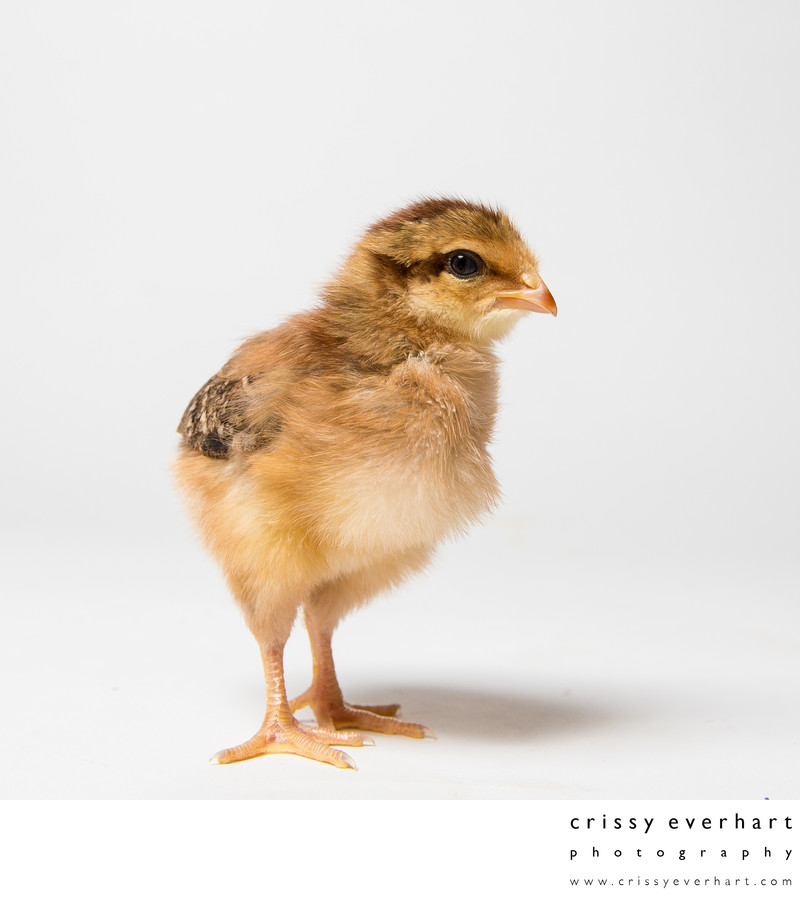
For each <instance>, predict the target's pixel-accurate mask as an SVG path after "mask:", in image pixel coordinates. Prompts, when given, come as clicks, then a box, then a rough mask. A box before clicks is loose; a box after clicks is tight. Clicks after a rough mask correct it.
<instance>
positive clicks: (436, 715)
mask: <svg viewBox="0 0 800 898" xmlns="http://www.w3.org/2000/svg"><path fill="white" fill-rule="evenodd" d="M346 699H347V700H348V701H352V702H355V703H358V704H382V703H387V702H399V703H400V704H401V705H402V707H401V709H400V714H399V715H398V717H399V718H400V719H401V720H412V721H414V722H415V723H421V724H424V725H425V726H428V727H430V728H431V729H432V730H433V731H434V732H435V733H436V734H437V736H441V735H444V734H449V735H456V736H464V737H467V738H473V739H487V740H489V739H491V740H494V741H496V740H498V739H505V740H509V741H512V740H523V739H541V738H548V737H551V736H559V737H560V736H564V735H565V734H570V733H575V734H580V733H583V732H585V731H587V730H594V729H598V728H604V727H607V726H609V725H611V724H613V723H614V722H615V721H619V720H621V719H622V718H623V717H625V716H626V715H625V712H624V710H622V709H619V708H607V707H606V708H603V707H598V706H589V705H581V704H580V703H578V702H576V701H574V700H572V699H571V698H570V697H569V695H565V696H564V697H563V700H559V701H553V700H550V699H542V698H541V697H538V696H534V695H524V694H521V693H508V692H499V691H492V690H489V689H486V690H477V689H467V688H454V687H442V686H420V685H419V684H413V685H400V684H395V685H392V684H388V685H386V686H383V685H381V686H380V688H379V689H376V688H375V687H365V688H358V684H351V685H350V688H349V690H348V693H347V694H346ZM300 716H303V712H300Z"/></svg>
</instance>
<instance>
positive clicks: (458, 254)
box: [447, 249, 481, 278]
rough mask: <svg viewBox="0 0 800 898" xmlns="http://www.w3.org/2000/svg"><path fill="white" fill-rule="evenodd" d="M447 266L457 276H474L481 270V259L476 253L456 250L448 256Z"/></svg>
mask: <svg viewBox="0 0 800 898" xmlns="http://www.w3.org/2000/svg"><path fill="white" fill-rule="evenodd" d="M447 268H448V270H449V272H450V274H454V275H455V276H456V277H457V278H473V277H475V275H476V274H480V272H481V260H480V259H479V258H478V256H476V255H475V254H474V253H469V252H467V251H466V250H464V249H461V250H456V251H455V252H454V253H450V255H449V256H448V257H447Z"/></svg>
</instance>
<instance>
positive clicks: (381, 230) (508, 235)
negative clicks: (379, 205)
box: [361, 199, 557, 343]
mask: <svg viewBox="0 0 800 898" xmlns="http://www.w3.org/2000/svg"><path fill="white" fill-rule="evenodd" d="M361 250H362V252H367V253H369V254H371V256H372V257H373V258H374V260H375V262H376V266H375V269H374V270H375V271H377V272H380V274H379V276H380V277H382V278H383V279H384V280H385V281H386V285H385V286H386V288H387V289H386V291H385V292H386V294H388V295H393V296H394V297H395V298H396V299H399V300H400V301H402V302H403V304H404V305H405V306H406V308H407V309H408V310H409V311H410V312H411V314H412V315H413V316H414V317H416V318H417V319H418V320H420V321H425V322H429V323H431V324H434V325H437V326H439V327H444V328H445V329H447V330H450V331H452V332H454V333H455V334H457V335H459V336H461V337H467V338H468V339H471V340H474V341H477V342H481V343H485V342H489V341H491V340H495V339H498V338H500V337H503V336H504V335H505V334H507V333H508V331H509V330H510V329H511V328H512V327H513V325H514V324H515V323H516V321H517V320H518V319H519V318H520V317H522V316H523V315H524V314H525V313H526V312H529V311H530V312H549V313H551V314H553V315H555V314H556V312H557V309H556V304H555V302H554V300H553V297H552V296H551V294H550V291H549V290H548V289H547V286H546V285H545V283H544V281H543V280H542V279H541V277H540V276H539V272H538V263H537V261H536V257H535V256H534V254H533V253H532V252H531V250H530V249H529V248H528V247H527V245H526V244H525V241H524V240H523V239H522V237H521V236H520V234H519V232H518V231H517V229H516V228H515V227H514V225H513V224H512V223H511V221H510V219H509V218H508V216H506V215H505V213H503V212H501V211H499V210H496V209H490V208H488V207H486V206H482V205H478V204H474V203H468V202H465V201H463V200H451V199H440V200H425V201H423V202H420V203H416V204H414V205H412V206H408V207H407V208H405V209H401V210H400V211H399V212H396V213H394V215H391V216H390V217H388V218H386V219H384V220H383V221H379V222H377V223H376V224H374V225H373V226H372V227H371V228H370V229H369V231H368V232H367V234H366V235H365V237H364V240H363V241H362V243H361Z"/></svg>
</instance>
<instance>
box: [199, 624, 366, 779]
mask: <svg viewBox="0 0 800 898" xmlns="http://www.w3.org/2000/svg"><path fill="white" fill-rule="evenodd" d="M251 629H254V628H251ZM254 632H256V631H255V629H254ZM256 638H258V636H257V637H256ZM285 643H286V639H285V638H284V639H283V640H282V641H280V642H274V641H268V640H264V641H260V647H261V659H262V661H263V664H264V679H265V681H266V687H267V711H266V714H265V715H264V722H263V723H262V724H261V727H260V728H259V730H258V732H257V733H256V734H255V736H253V737H252V738H251V739H248V740H247V742H243V743H242V744H241V745H237V746H236V747H235V748H227V749H225V750H224V751H220V752H217V753H216V754H215V755H214V756H213V757H212V758H211V761H212V763H214V764H231V763H233V762H235V761H244V760H246V759H248V758H254V757H257V756H259V755H269V754H292V755H300V756H301V757H304V758H309V759H311V760H314V761H323V762H324V763H327V764H333V765H334V767H350V768H353V769H355V764H354V763H353V760H352V758H350V757H349V755H346V754H345V753H344V752H342V751H338V750H336V749H334V748H331V746H332V745H341V744H343V745H364V744H365V740H364V739H363V738H362V737H361V736H360V735H359V734H358V733H340V732H337V731H336V730H334V729H332V728H330V729H325V728H323V727H309V726H305V725H304V724H301V723H299V722H298V721H296V720H295V719H294V717H293V716H292V712H291V711H290V710H289V702H288V701H287V698H286V687H285V685H284V679H283V648H284V645H285Z"/></svg>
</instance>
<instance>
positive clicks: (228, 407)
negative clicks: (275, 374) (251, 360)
mask: <svg viewBox="0 0 800 898" xmlns="http://www.w3.org/2000/svg"><path fill="white" fill-rule="evenodd" d="M252 380H253V378H250V377H243V378H240V379H237V380H230V379H228V378H226V377H222V376H220V375H219V374H215V375H214V376H213V377H212V378H211V379H210V380H209V381H207V382H206V383H205V384H204V385H203V386H202V387H201V389H200V390H199V391H198V393H197V395H196V396H195V397H194V399H192V401H191V402H190V403H189V405H188V407H187V409H186V411H185V412H184V413H183V417H182V418H181V423H180V424H179V425H178V433H179V434H181V435H182V436H183V438H184V439H185V440H186V442H187V444H188V445H189V446H191V447H192V448H193V449H197V450H198V451H199V452H202V453H203V455H207V456H209V457H210V458H228V457H229V456H230V455H231V452H232V451H233V450H234V448H235V449H238V450H239V451H244V452H248V451H251V452H252V451H253V450H255V449H258V448H262V447H263V446H264V445H265V444H266V443H268V442H270V441H271V440H272V439H274V438H275V436H276V435H277V433H278V432H279V430H280V422H279V421H277V420H276V421H274V422H271V423H272V424H273V425H274V426H272V427H267V428H264V429H263V430H261V432H260V433H250V432H248V426H247V407H248V404H249V401H250V397H249V395H248V393H249V391H248V387H249V386H250V384H251V383H252Z"/></svg>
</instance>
